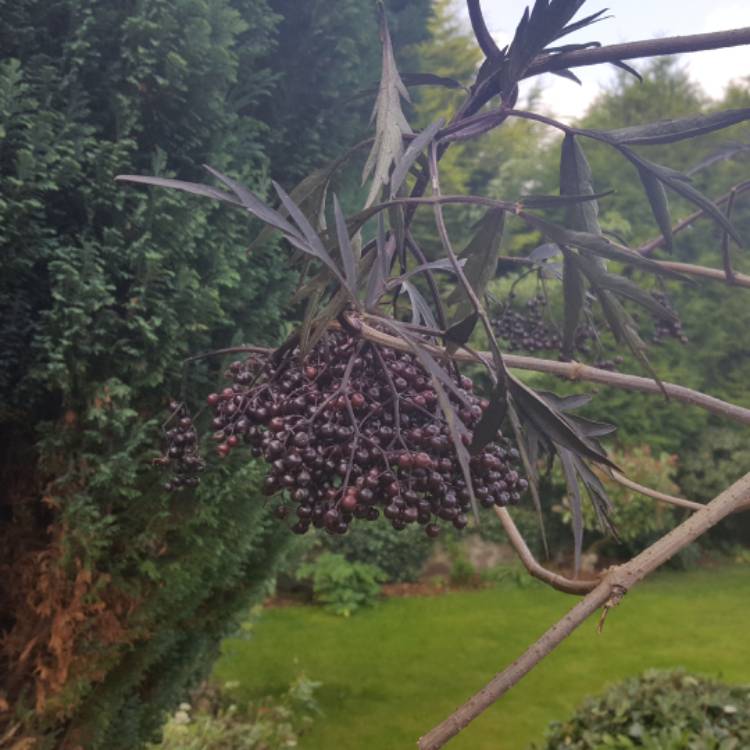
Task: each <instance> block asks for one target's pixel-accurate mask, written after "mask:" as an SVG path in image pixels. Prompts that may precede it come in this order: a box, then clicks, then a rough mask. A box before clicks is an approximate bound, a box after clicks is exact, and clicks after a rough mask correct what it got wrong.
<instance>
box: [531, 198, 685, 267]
mask: <svg viewBox="0 0 750 750" xmlns="http://www.w3.org/2000/svg"><path fill="white" fill-rule="evenodd" d="M518 215H519V216H520V217H521V218H523V219H524V221H526V223H527V224H529V225H530V226H532V227H533V228H534V229H538V230H539V231H540V232H542V233H544V234H545V235H546V236H547V237H548V238H549V239H551V240H553V241H554V242H557V243H558V244H560V245H573V247H578V248H580V249H581V250H587V251H589V252H591V253H593V254H594V255H598V256H600V257H602V258H608V259H609V260H616V261H619V262H621V263H628V264H630V265H633V266H638V267H639V268H643V269H644V270H646V271H651V272H652V273H654V274H657V275H660V276H669V277H671V278H677V279H681V280H684V277H683V276H682V274H679V273H677V272H675V271H671V270H669V269H667V268H664V266H662V265H660V264H659V263H657V262H656V261H653V260H650V259H649V258H647V257H645V256H643V255H640V254H639V253H636V252H635V251H634V250H631V249H630V248H628V247H624V246H623V245H618V244H617V243H616V242H612V240H610V239H608V238H607V237H604V236H602V235H595V234H591V233H589V232H574V231H572V230H570V229H565V227H561V226H560V225H558V224H553V223H552V222H549V221H546V220H545V219H542V218H541V217H540V216H536V215H535V214H530V213H527V212H526V211H520V212H519V214H518Z"/></svg>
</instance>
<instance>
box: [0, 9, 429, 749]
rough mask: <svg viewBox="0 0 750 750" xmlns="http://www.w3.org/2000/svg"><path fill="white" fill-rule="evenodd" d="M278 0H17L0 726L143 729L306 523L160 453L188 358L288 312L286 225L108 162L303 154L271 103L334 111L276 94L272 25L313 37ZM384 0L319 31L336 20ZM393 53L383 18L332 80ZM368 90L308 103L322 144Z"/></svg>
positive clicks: (261, 174) (244, 175)
mask: <svg viewBox="0 0 750 750" xmlns="http://www.w3.org/2000/svg"><path fill="white" fill-rule="evenodd" d="M272 5H273V4H271V3H268V2H266V1H265V0H240V1H239V2H230V1H229V0H194V1H193V0H189V1H186V0H148V2H144V3H136V4H132V3H111V2H106V1H104V0H94V1H93V2H85V3H82V2H78V1H77V0H62V1H61V2H55V3H50V2H43V1H42V0H20V1H18V2H16V0H13V2H8V1H6V0H0V250H1V252H2V258H3V273H2V275H1V277H0V445H1V446H2V454H3V462H2V467H1V468H0V471H1V472H2V475H1V478H2V482H0V550H1V551H0V634H1V637H0V674H2V675H3V679H2V683H1V684H0V737H2V738H3V742H4V741H5V740H6V739H7V740H8V741H9V742H11V744H12V743H15V742H19V743H22V744H23V743H26V744H31V743H32V742H33V743H34V747H35V748H36V749H37V750H45V749H46V748H51V747H54V748H73V747H80V746H84V747H86V749H87V750H89V749H91V750H97V748H107V750H120V749H122V750H133V749H134V748H137V747H139V746H140V745H141V744H142V743H143V742H144V741H145V740H146V739H147V738H149V737H151V736H152V735H153V733H154V732H155V731H158V728H159V726H160V725H161V723H162V721H163V713H164V710H165V708H168V707H170V706H172V705H175V704H176V703H177V701H178V700H179V699H180V697H181V696H182V694H183V692H184V690H185V687H186V685H188V684H190V682H191V681H192V680H193V679H194V678H195V675H196V674H198V673H200V672H201V671H205V669H207V668H208V666H209V665H210V662H211V661H212V659H213V658H214V657H215V654H216V648H217V644H218V642H219V639H220V638H221V636H222V635H223V634H225V633H226V632H227V629H228V628H231V627H232V624H233V621H234V618H235V617H236V616H237V613H238V612H240V611H241V610H242V609H243V608H244V607H246V606H247V605H248V604H249V603H250V602H251V601H253V600H257V599H259V598H261V597H262V596H263V595H264V594H266V593H267V590H268V585H269V581H270V580H271V579H272V578H273V574H274V571H275V569H276V567H277V565H279V563H280V561H281V560H283V558H284V556H285V554H286V553H287V550H288V549H289V544H288V535H287V534H286V533H285V529H280V528H279V527H278V524H277V523H276V521H275V519H274V518H273V517H272V515H271V513H270V511H269V509H267V508H266V507H264V505H263V502H262V500H261V498H262V495H261V493H260V486H259V484H260V480H261V477H260V476H259V473H258V470H257V467H256V466H254V465H253V464H245V465H242V466H237V465H235V466H231V467H230V466H229V465H228V466H224V467H221V468H220V469H218V470H217V471H216V472H215V473H213V475H212V477H211V478H208V479H207V480H206V481H205V482H204V483H203V484H202V486H201V487H199V488H194V489H191V490H189V491H187V492H185V493H183V494H182V495H181V496H180V497H179V498H172V497H170V496H169V495H168V493H166V492H165V491H164V489H163V487H162V482H161V481H160V480H159V478H158V476H156V475H155V474H154V471H153V469H152V467H151V460H152V459H153V458H154V457H156V456H157V455H158V454H157V452H155V451H154V445H155V441H158V435H159V430H160V427H161V424H162V422H163V420H164V417H163V410H164V406H165V392H167V391H180V389H181V387H182V385H181V383H182V382H183V374H184V372H185V362H184V360H185V358H186V357H187V356H188V355H190V354H193V353H195V352H201V351H205V350H213V349H216V348H222V347H226V346H230V345H232V344H236V343H239V342H241V341H243V340H246V339H247V338H248V337H249V336H250V334H251V332H253V333H254V334H256V339H257V340H260V341H262V342H263V343H267V344H273V343H275V342H277V341H278V340H279V338H280V337H281V335H282V334H283V332H284V330H285V321H284V317H283V316H284V312H283V309H282V303H283V302H284V301H285V300H286V299H288V296H289V293H290V289H291V283H292V277H291V274H290V273H289V270H288V267H286V266H284V265H283V264H280V263H278V262H277V260H276V258H277V252H278V243H276V242H271V243H267V244H265V245H263V246H259V247H256V248H254V250H253V254H252V258H251V259H250V260H248V256H247V247H248V244H249V238H248V225H247V224H246V223H244V222H235V221H234V217H231V216H230V215H229V214H228V213H227V212H226V210H225V209H224V208H222V207H220V206H218V205H216V204H210V203H202V202H199V201H198V200H197V199H195V198H190V197H187V196H180V195H178V194H176V193H172V194H166V193H163V192H158V194H157V192H139V193H136V192H135V191H129V193H128V194H127V195H126V194H125V193H124V192H123V191H122V189H121V188H120V187H119V186H118V185H117V184H116V183H115V182H114V177H115V175H116V174H117V173H119V172H123V171H127V172H133V171H137V172H141V171H148V172H157V173H159V174H162V175H178V176H180V177H184V178H187V179H195V178H196V177H197V176H198V174H200V173H201V172H202V166H201V165H202V164H203V163H204V162H206V161H208V162H211V163H213V164H216V165H218V166H220V167H221V168H222V169H225V170H227V171H228V172H230V173H232V174H233V175H235V176H236V177H237V178H239V179H242V180H243V181H245V182H246V183H247V184H249V185H250V186H252V188H253V189H256V190H258V191H259V192H261V193H263V192H265V191H266V190H267V188H268V185H267V182H268V180H267V174H268V170H269V163H268V156H267V153H268V150H269V149H270V148H271V147H273V148H274V149H278V150H279V151H280V152H282V153H286V154H287V155H288V157H289V161H290V164H289V165H288V171H286V174H287V175H288V176H291V178H292V179H293V178H296V177H298V176H299V165H297V164H293V163H291V162H293V157H294V154H295V153H297V148H296V147H297V144H296V143H295V141H296V136H295V135H293V134H291V133H289V132H288V131H286V130H285V129H284V128H275V125H276V124H277V123H278V122H282V121H283V122H286V121H296V120H297V119H299V117H300V112H302V113H303V115H304V117H310V118H312V119H313V120H315V119H316V117H317V114H316V108H315V106H314V105H313V103H311V102H306V103H305V106H304V108H303V107H302V105H300V107H299V109H297V108H296V103H295V102H294V101H292V100H287V99H285V98H284V97H283V96H282V93H281V92H283V88H284V80H283V73H282V74H280V73H279V68H281V67H282V60H280V59H278V58H275V55H276V52H275V50H276V46H275V45H277V44H280V45H282V46H287V45H295V42H294V41H290V40H289V38H288V37H286V36H285V34H286V33H287V30H285V29H286V27H284V26H283V24H282V20H283V19H282V17H281V16H280V15H278V14H276V13H274V12H273V8H272ZM367 5H368V3H367V0H352V1H351V2H349V3H348V8H347V12H346V14H342V15H341V16H340V17H338V18H337V23H338V24H340V25H339V26H338V27H337V29H336V30H335V32H332V31H331V30H330V29H327V28H326V27H325V25H324V24H325V23H326V21H323V22H322V23H323V25H320V26H319V25H318V24H317V20H319V19H320V17H316V18H314V19H313V21H312V22H311V24H309V26H308V27H307V28H306V29H305V33H306V34H310V36H311V37H313V38H314V39H315V41H316V43H320V44H321V45H323V46H326V45H327V44H328V42H330V40H331V37H332V36H335V37H336V38H341V37H345V36H346V34H345V33H344V32H343V30H342V25H343V24H344V23H345V22H349V23H352V24H355V25H356V27H357V29H359V28H360V24H361V17H362V13H361V11H362V9H363V8H364V7H366V6H367ZM357 10H359V11H360V12H359V13H357ZM327 18H328V20H330V18H331V15H330V14H329V15H328V16H327ZM365 26H366V25H365ZM369 26H370V28H371V30H373V31H374V30H375V29H376V22H375V19H374V18H373V19H372V20H371V21H370V23H369ZM407 26H408V24H406V25H405V27H404V31H405V32H407V31H408V28H407ZM419 33H420V32H419V29H418V28H417V29H415V30H414V31H413V34H416V35H417V36H418V35H419ZM298 41H299V40H298ZM328 46H329V47H330V45H328ZM377 54H378V51H377V39H376V35H375V34H373V35H371V36H370V38H369V41H368V42H366V43H364V47H363V48H362V49H353V48H351V47H348V46H347V45H346V44H344V45H343V46H341V47H339V48H337V49H336V54H335V56H333V57H332V58H331V59H328V60H327V61H326V75H327V76H329V78H327V79H326V80H327V81H329V83H330V80H335V79H336V78H337V76H339V74H340V73H341V72H342V71H346V75H347V76H349V79H350V80H351V81H352V83H355V82H356V83H355V85H356V86H357V87H364V86H365V85H367V83H368V82H369V75H370V72H369V66H368V64H367V60H368V58H374V57H377ZM318 72H319V71H318ZM308 73H309V74H310V75H314V74H316V73H315V70H314V66H310V69H309V70H308ZM320 78H321V80H322V78H324V76H322V75H321V77H320ZM331 92H332V87H331V86H330V85H329V103H330V95H332V93H331ZM271 95H273V96H274V97H276V98H275V99H274V106H273V107H272V108H271V107H268V106H266V105H268V103H269V97H270V96H271ZM366 114H367V113H365V112H364V111H363V110H362V109H361V108H356V107H352V108H349V109H347V112H346V113H342V112H340V111H338V112H337V113H336V115H335V118H331V119H335V120H336V124H337V128H341V130H337V131H336V133H335V134H332V133H329V132H328V125H327V123H326V122H323V120H325V118H322V120H321V122H319V123H318V124H317V125H315V124H310V123H308V124H307V125H306V126H305V128H306V132H307V134H308V135H309V136H310V138H312V139H314V141H315V154H316V155H325V154H328V153H330V152H331V150H333V149H334V148H338V147H339V146H340V143H341V132H351V136H352V137H353V138H354V137H355V136H356V131H357V130H358V128H360V127H361V126H362V124H363V123H364V121H365V120H366ZM272 130H273V132H271V131H272ZM279 167H280V169H279V172H280V173H282V172H283V171H284V170H282V169H281V167H283V165H279ZM188 370H189V375H190V377H189V378H188V379H187V380H186V381H185V382H184V388H185V390H184V392H183V393H184V395H186V396H189V395H190V392H191V389H198V390H199V391H200V392H201V393H203V392H205V390H206V389H211V388H213V387H215V380H216V377H217V371H216V365H215V363H214V362H211V363H207V362H206V361H205V360H199V361H195V362H192V363H190V364H189V366H188ZM182 429H183V434H182V436H181V438H180V440H181V441H182V442H183V443H184V442H185V441H186V440H189V438H188V434H189V432H188V428H186V427H183V428H182ZM230 463H232V462H230ZM269 521H270V522H271V523H270V524H269ZM11 730H12V732H11V735H6V731H11ZM0 744H2V742H0Z"/></svg>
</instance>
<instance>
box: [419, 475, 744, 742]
mask: <svg viewBox="0 0 750 750" xmlns="http://www.w3.org/2000/svg"><path fill="white" fill-rule="evenodd" d="M749 506H750V472H749V473H747V474H745V476H743V477H742V478H741V479H738V480H737V481H736V482H735V483H734V484H733V485H732V486H731V487H728V488H727V489H726V490H724V491H723V492H722V493H721V494H720V495H718V496H717V497H715V498H714V499H713V500H712V501H711V502H710V503H708V504H706V505H705V506H703V507H702V508H701V509H700V510H699V511H697V512H695V513H694V514H693V515H692V516H690V517H689V518H688V519H687V520H686V521H684V522H683V523H681V524H680V525H679V526H677V527H676V528H674V529H672V531H670V532H669V533H668V534H666V535H665V536H663V537H661V539H659V540H658V541H657V542H655V543H654V544H652V545H651V546H650V547H648V548H647V549H646V550H644V551H643V552H641V553H640V554H639V555H637V556H636V557H634V558H633V559H631V560H630V561H629V562H627V563H625V564H623V565H619V566H616V567H614V568H610V569H609V571H608V572H607V573H606V574H605V576H604V578H603V579H602V580H601V582H600V583H599V584H598V585H597V586H596V587H595V588H594V589H593V590H592V591H591V592H590V593H589V594H587V595H586V596H585V597H584V598H583V599H581V601H580V602H578V603H577V604H576V605H575V606H574V607H573V609H571V610H570V612H568V613H567V614H566V615H565V616H564V617H563V618H562V619H561V620H559V621H558V622H556V623H555V624H554V625H552V627H550V628H549V629H548V630H547V632H546V633H544V635H543V636H542V637H541V638H539V640H537V641H536V642H535V643H534V644H532V646H530V647H529V649H528V650H527V651H526V652H525V653H524V654H523V655H522V656H520V657H519V658H518V659H516V660H515V661H514V662H513V663H512V664H511V665H510V666H508V667H507V668H506V669H504V670H503V671H502V672H499V673H498V674H497V675H496V676H495V677H494V678H493V679H492V680H491V681H490V682H489V683H488V684H487V685H486V686H485V687H484V688H482V689H481V690H480V691H479V692H478V693H476V694H475V695H474V696H473V697H472V698H470V699H469V700H468V701H467V702H466V703H465V704H464V705H463V706H461V707H460V708H459V709H457V710H456V711H455V712H453V713H452V714H451V715H450V716H449V717H448V718H447V719H445V720H444V721H442V722H441V723H440V724H438V725H437V726H436V727H435V728H434V729H432V730H431V731H430V732H428V733H427V734H426V735H424V736H423V737H421V738H420V739H419V742H418V747H419V750H438V749H439V748H441V747H443V745H445V743H446V742H448V740H450V739H451V738H452V737H455V736H456V735H457V734H458V733H459V732H460V731H461V730H462V729H464V728H465V727H466V726H467V725H468V724H469V723H470V722H471V721H473V720H474V719H475V718H476V717H477V716H479V714H481V713H482V712H483V711H484V710H485V709H487V708H489V706H491V705H492V704H493V703H495V702H496V701H497V700H499V699H500V698H501V697H502V696H503V695H504V694H505V693H507V692H508V690H510V689H511V688H512V687H513V686H514V685H515V684H516V683H518V682H519V681H520V680H521V679H522V678H523V677H524V676H525V675H526V674H528V673H529V672H530V671H531V670H532V669H533V668H534V667H535V666H536V665H537V664H538V663H539V662H540V661H542V659H544V658H545V657H546V656H548V655H549V654H550V653H551V652H552V651H553V650H554V649H555V648H556V647H557V646H558V645H560V643H562V642H563V641H564V640H565V639H566V638H567V637H568V636H569V635H570V634H571V633H572V632H573V631H574V630H576V629H577V628H578V627H579V626H580V625H581V624H583V622H585V620H587V619H588V617H589V616H590V615H592V614H593V613H594V612H595V611H596V610H597V609H599V608H600V607H603V606H605V605H606V604H607V603H608V602H613V601H615V602H616V601H619V600H620V599H621V598H622V596H623V595H624V594H625V593H626V592H628V591H630V590H631V589H632V588H633V587H634V586H635V585H636V584H638V583H639V582H640V581H642V580H643V579H644V578H646V577H647V576H648V575H649V574H651V573H652V572H653V571H654V570H656V569H657V568H659V567H660V566H661V565H663V564H664V563H665V562H667V560H669V559H671V558H672V557H673V556H674V555H675V554H677V553H678V552H679V551H680V550H682V549H684V548H685V547H687V546H688V545H689V544H691V543H692V542H694V541H695V540H696V539H697V538H698V537H700V536H702V535H703V534H705V533H706V532H707V531H708V530H709V529H711V528H712V527H713V526H715V525H716V524H717V523H719V522H720V521H722V520H723V519H724V518H726V517H727V516H728V515H730V514H732V513H735V512H736V511H738V510H741V509H744V508H747V507H749Z"/></svg>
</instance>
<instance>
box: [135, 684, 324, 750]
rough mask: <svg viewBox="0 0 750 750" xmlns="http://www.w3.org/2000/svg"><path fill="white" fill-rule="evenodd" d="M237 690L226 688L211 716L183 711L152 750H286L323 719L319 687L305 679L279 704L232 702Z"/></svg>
mask: <svg viewBox="0 0 750 750" xmlns="http://www.w3.org/2000/svg"><path fill="white" fill-rule="evenodd" d="M234 687H236V685H234V684H232V683H227V684H226V685H225V686H224V691H222V695H221V697H220V705H219V706H217V707H215V708H213V709H212V710H211V711H210V712H206V711H200V710H199V711H196V712H192V710H191V708H190V707H189V704H186V705H185V706H184V707H183V706H181V707H180V710H179V711H177V712H176V713H175V714H174V716H172V717H171V718H170V719H169V721H167V723H166V724H165V726H164V729H163V732H164V734H163V737H162V740H161V742H158V743H151V744H149V745H148V750H283V748H287V747H293V746H295V745H297V744H298V742H299V739H300V736H301V735H302V734H304V733H305V731H306V730H307V729H308V728H309V727H310V725H311V724H312V722H313V718H314V717H315V715H316V714H319V713H320V709H319V708H318V704H317V701H316V700H315V691H316V690H317V689H318V688H319V687H320V683H319V682H313V681H312V680H309V679H308V678H307V677H305V675H299V676H298V677H297V678H296V679H295V680H294V682H293V683H292V684H291V685H290V686H289V689H288V690H287V691H286V692H285V693H284V694H283V695H281V696H280V697H279V698H275V697H270V696H269V697H266V698H263V699H260V700H256V701H251V702H249V703H248V704H247V705H238V703H236V702H234V701H232V700H231V697H232V689H233V688H234Z"/></svg>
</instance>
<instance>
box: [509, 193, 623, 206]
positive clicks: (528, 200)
mask: <svg viewBox="0 0 750 750" xmlns="http://www.w3.org/2000/svg"><path fill="white" fill-rule="evenodd" d="M613 192H614V191H613V190H605V191H604V192H601V193H583V194H579V195H567V194H566V195H522V196H521V197H520V198H519V199H518V203H519V204H520V205H521V206H523V207H524V208H559V207H560V206H569V205H571V204H572V203H586V202H587V201H596V200H597V199H599V198H605V197H606V196H608V195H612V193H613Z"/></svg>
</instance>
